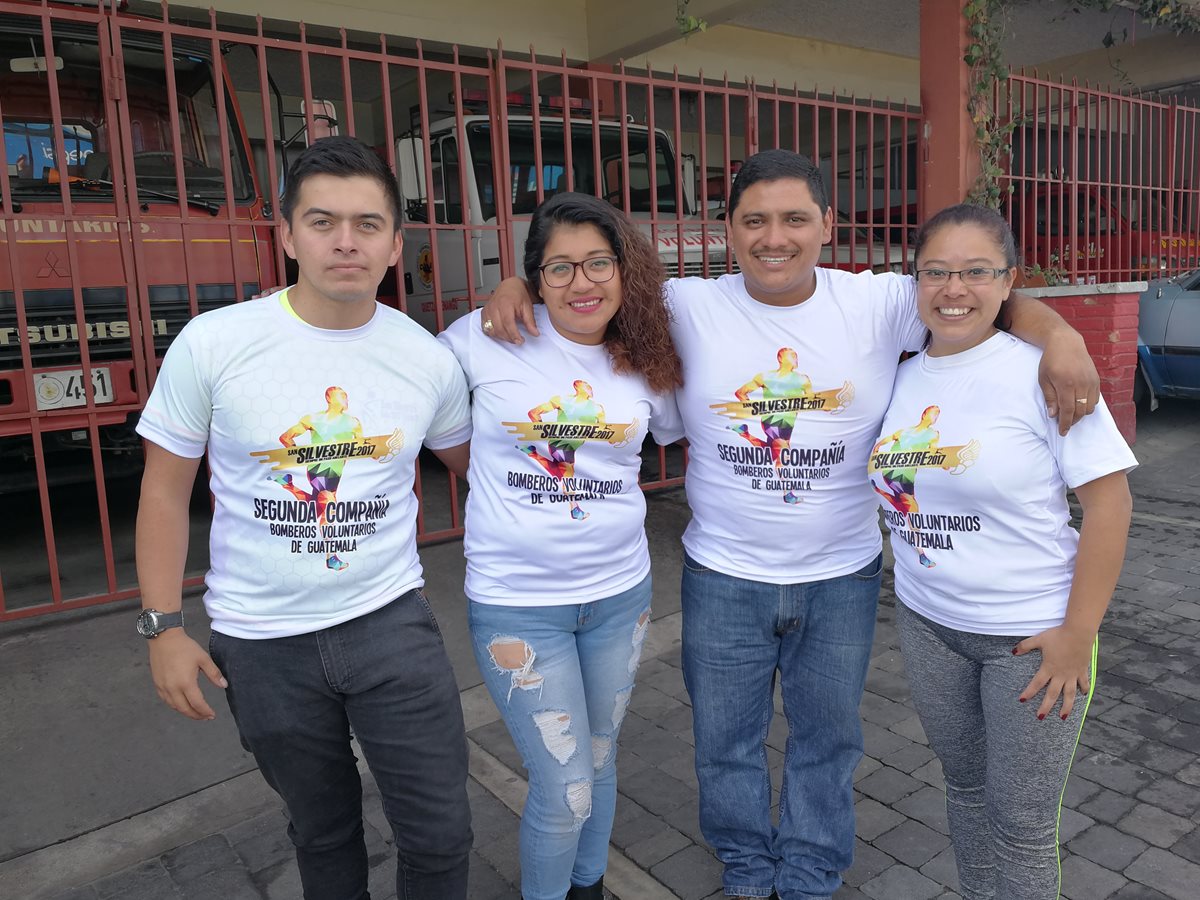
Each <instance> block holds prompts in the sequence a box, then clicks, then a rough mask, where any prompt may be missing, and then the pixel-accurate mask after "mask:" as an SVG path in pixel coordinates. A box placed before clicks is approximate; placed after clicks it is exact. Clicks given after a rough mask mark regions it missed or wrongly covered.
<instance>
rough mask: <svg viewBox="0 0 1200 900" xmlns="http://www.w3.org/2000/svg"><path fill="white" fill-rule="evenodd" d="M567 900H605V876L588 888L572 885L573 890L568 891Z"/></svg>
mask: <svg viewBox="0 0 1200 900" xmlns="http://www.w3.org/2000/svg"><path fill="white" fill-rule="evenodd" d="M567 900H604V876H601V877H600V880H599V881H597V882H596V883H595V884H589V885H588V886H587V887H580V886H579V885H577V884H573V885H571V889H570V890H569V891H567Z"/></svg>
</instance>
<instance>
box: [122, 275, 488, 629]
mask: <svg viewBox="0 0 1200 900" xmlns="http://www.w3.org/2000/svg"><path fill="white" fill-rule="evenodd" d="M137 430H138V433H139V434H140V435H142V437H144V438H146V439H147V440H149V441H153V442H154V443H155V444H158V445H159V446H161V447H163V448H165V449H167V450H169V451H170V452H172V453H174V454H176V455H178V456H183V457H187V458H190V459H195V458H197V457H200V456H203V455H204V451H205V447H206V446H207V448H208V458H209V466H210V468H211V470H212V478H211V481H210V486H211V489H212V492H213V495H214V496H215V498H216V508H215V510H214V512H213V522H212V530H211V532H210V537H209V557H210V562H209V565H210V567H211V568H210V569H209V572H208V575H207V577H206V579H205V581H206V584H207V588H208V591H207V593H206V594H205V597H204V600H205V606H206V608H207V609H208V614H209V616H210V617H211V618H212V625H213V628H214V629H216V630H217V631H219V632H221V633H222V634H228V635H231V636H233V637H239V638H274V637H284V636H287V635H293V634H304V633H308V632H312V631H317V630H320V629H322V628H328V627H329V626H331V625H336V624H337V623H339V622H345V621H348V620H350V619H354V618H358V617H359V616H362V615H364V614H366V613H368V612H371V611H372V610H374V609H377V608H379V607H381V606H383V605H384V604H386V603H388V602H389V601H391V600H393V599H395V598H396V597H398V596H400V595H401V594H403V593H404V592H405V591H408V590H410V589H412V588H414V587H419V586H420V585H421V584H423V580H422V578H421V564H420V561H419V560H418V559H417V550H416V515H417V500H416V497H414V496H413V491H412V488H413V475H414V463H415V460H416V457H417V452H418V450H419V449H420V447H421V444H422V443H425V444H426V445H427V446H428V447H430V448H431V449H436V450H441V449H446V448H448V447H454V446H457V445H458V444H461V443H463V442H464V441H467V440H469V439H470V411H469V408H468V399H467V392H466V384H465V383H464V380H463V376H462V371H461V370H460V369H459V367H458V363H457V362H455V360H454V356H453V354H451V353H450V352H449V351H447V350H446V348H445V347H443V346H441V345H440V344H439V343H438V342H437V341H436V340H434V338H433V337H432V336H431V335H429V334H428V333H427V332H426V331H425V330H424V329H423V328H421V327H420V326H419V325H417V324H415V323H414V322H412V321H410V320H409V318H408V317H407V316H405V315H404V314H403V313H400V312H397V311H396V310H393V309H389V308H387V307H385V306H376V308H375V314H374V315H373V316H372V317H371V320H370V321H369V322H367V323H366V324H365V325H363V326H361V327H360V328H355V329H349V330H344V331H336V330H335V331H328V330H324V329H320V328H314V327H313V326H311V325H308V324H307V323H305V322H303V321H302V320H300V319H299V318H298V317H297V316H295V315H294V314H292V313H291V312H290V309H289V308H286V307H285V306H284V305H283V298H281V297H280V295H278V294H275V295H272V296H270V297H266V298H263V299H261V300H253V301H250V302H247V303H239V304H236V305H234V306H228V307H225V308H224V309H219V310H215V311H213V312H208V313H205V314H203V315H201V316H197V317H196V318H195V319H192V320H191V321H190V322H189V323H188V324H187V326H186V327H185V328H184V329H183V331H181V332H180V334H179V336H178V337H177V338H176V339H175V341H174V342H173V343H172V344H171V348H170V350H168V351H167V356H166V359H165V360H164V361H163V366H162V371H161V372H160V373H159V377H158V381H157V382H156V383H155V385H154V391H153V393H152V394H151V395H150V400H149V401H148V402H147V404H146V409H145V411H144V412H143V413H142V417H141V421H140V423H139V424H138V429H137ZM288 444H292V445H294V446H291V447H289V446H286V445H288Z"/></svg>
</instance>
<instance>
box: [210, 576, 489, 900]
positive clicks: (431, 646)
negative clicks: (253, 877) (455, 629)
mask: <svg viewBox="0 0 1200 900" xmlns="http://www.w3.org/2000/svg"><path fill="white" fill-rule="evenodd" d="M209 648H210V650H211V652H212V657H213V660H214V661H215V662H216V664H217V665H218V666H219V667H220V669H221V671H222V673H223V674H224V675H225V677H226V679H228V681H229V687H228V689H227V690H226V692H225V695H226V698H227V700H228V702H229V709H230V711H231V712H232V713H233V718H234V721H235V722H236V723H237V726H238V733H239V734H240V736H241V740H242V745H243V746H244V747H245V748H246V749H247V750H248V751H250V752H251V753H253V754H254V759H255V761H256V762H257V763H258V766H259V768H260V769H261V770H262V774H263V777H264V778H265V779H266V780H267V783H268V784H270V786H271V787H272V788H274V789H275V791H276V792H277V793H278V794H279V795H280V797H282V798H283V800H284V802H285V803H286V804H287V809H288V817H289V819H290V824H289V825H288V835H289V836H290V837H291V839H292V843H293V844H295V846H296V862H297V864H298V866H299V868H300V880H301V882H302V883H303V885H304V896H305V898H306V900H369V897H370V894H369V893H368V892H367V848H366V843H365V841H364V837H363V824H362V784H361V782H360V780H359V777H358V767H357V765H356V760H355V757H354V752H353V750H352V749H351V746H350V729H351V728H353V729H354V735H355V737H357V738H358V742H359V745H360V746H361V747H362V750H363V754H364V755H365V756H366V759H367V765H368V766H369V767H370V769H371V774H372V775H373V776H374V777H375V781H376V783H377V784H378V785H379V791H380V793H381V795H382V797H383V809H384V813H385V814H386V815H387V819H388V822H389V823H390V824H391V826H392V834H393V836H394V837H395V841H396V851H397V855H398V859H397V866H396V894H397V896H398V897H399V898H400V900H464V898H465V897H466V896H467V862H468V855H469V853H470V850H471V810H470V807H469V805H468V802H467V742H466V735H465V734H464V731H463V719H462V707H461V706H460V704H459V699H458V688H457V686H456V684H455V681H454V672H453V671H452V670H451V668H450V660H449V658H448V657H447V656H446V650H445V647H443V646H442V637H441V634H440V632H439V631H438V628H437V623H436V622H435V621H434V619H433V613H432V612H431V611H430V609H429V604H428V603H426V601H425V597H424V596H423V595H422V594H421V592H420V591H415V590H414V591H409V592H408V593H407V594H404V595H403V596H401V597H399V598H398V599H396V600H394V601H392V602H391V603H389V604H388V605H386V606H384V607H382V608H381V609H377V610H375V611H374V612H371V613H368V614H367V615H364V616H360V617H359V618H357V619H352V620H350V621H349V622H343V623H342V624H340V625H335V626H333V627H332V628H326V629H323V630H321V631H316V632H313V633H311V634H301V635H296V636H293V637H284V638H273V639H268V640H259V641H251V640H243V639H240V638H234V637H229V636H228V635H224V634H220V633H218V632H213V635H212V640H211V641H210V644H209Z"/></svg>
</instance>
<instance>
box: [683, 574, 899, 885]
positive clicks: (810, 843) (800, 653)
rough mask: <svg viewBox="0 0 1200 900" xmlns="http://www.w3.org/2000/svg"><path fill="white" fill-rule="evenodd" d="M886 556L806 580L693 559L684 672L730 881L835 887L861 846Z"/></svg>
mask: <svg viewBox="0 0 1200 900" xmlns="http://www.w3.org/2000/svg"><path fill="white" fill-rule="evenodd" d="M882 567H883V557H882V556H879V557H877V558H876V559H875V560H873V561H872V562H870V563H868V564H867V565H866V566H864V567H863V568H862V569H861V570H859V571H858V572H855V573H853V574H850V575H843V576H841V577H838V578H830V579H827V580H825V581H815V582H810V583H807V584H784V585H780V584H768V583H766V582H761V581H748V580H746V579H743V578H736V577H733V576H731V575H725V574H722V573H720V572H715V571H713V570H712V569H709V568H706V567H705V566H702V565H701V564H700V563H698V562H696V561H695V560H694V559H692V558H691V557H690V556H687V555H685V556H684V563H683V676H684V681H685V683H686V685H687V689H688V694H689V695H690V696H691V698H692V715H693V723H694V729H695V734H696V775H697V777H698V778H699V780H700V829H701V831H703V833H704V837H705V839H707V841H708V842H709V844H711V845H712V847H713V849H714V850H716V852H717V856H718V858H719V859H720V860H721V862H723V863H724V864H725V874H724V879H723V881H724V886H725V893H726V894H727V895H730V896H738V895H742V896H746V897H768V896H770V894H771V890H772V888H774V889H775V890H776V891H777V892H778V894H779V896H780V898H781V900H802V898H803V900H815V898H821V900H824V898H828V897H830V896H831V895H832V894H833V892H834V891H836V890H837V888H838V885H839V884H841V875H840V873H841V872H842V871H844V870H846V869H848V868H849V867H850V863H851V862H852V860H853V855H854V785H853V781H854V779H853V775H854V768H855V766H857V765H858V761H859V759H861V757H862V729H861V727H860V724H859V719H858V705H859V701H860V700H861V699H862V692H863V686H864V684H865V681H866V675H867V665H868V663H869V661H870V657H871V641H872V639H873V637H874V634H875V607H876V604H877V602H878V600H879V581H880V573H881V571H882ZM777 672H778V674H779V678H780V681H781V684H782V688H783V710H784V715H785V716H786V717H787V722H788V732H789V733H788V740H787V748H786V751H785V753H784V770H783V786H782V789H781V790H780V794H779V827H778V829H776V828H774V827H773V826H772V823H771V777H770V772H769V769H768V765H767V751H766V739H767V729H768V728H769V727H770V724H771V717H772V716H773V715H774V705H773V702H772V698H773V694H774V691H775V677H776V673H777Z"/></svg>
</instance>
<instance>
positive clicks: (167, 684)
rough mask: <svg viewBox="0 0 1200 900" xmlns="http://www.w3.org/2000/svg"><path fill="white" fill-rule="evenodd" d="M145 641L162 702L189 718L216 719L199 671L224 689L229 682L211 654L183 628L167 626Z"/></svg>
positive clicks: (151, 670) (198, 719)
mask: <svg viewBox="0 0 1200 900" xmlns="http://www.w3.org/2000/svg"><path fill="white" fill-rule="evenodd" d="M146 643H147V645H148V646H149V649H150V672H151V674H152V675H153V676H154V687H155V689H156V690H157V691H158V696H159V697H161V698H162V702H163V703H165V704H167V706H169V707H171V709H173V710H175V712H177V713H180V714H181V715H185V716H187V717H188V718H189V719H196V720H197V721H200V720H211V719H215V718H216V717H217V715H216V713H214V712H213V710H212V707H211V706H209V705H208V702H207V701H206V700H205V699H204V695H203V694H202V693H200V685H199V683H198V681H199V675H198V673H200V672H203V673H204V674H205V675H206V676H207V677H208V680H209V681H211V682H212V683H213V684H214V685H216V686H217V687H219V688H222V689H224V688H227V687H229V683H228V682H227V681H226V680H225V677H224V676H223V675H222V674H221V670H220V669H218V668H217V665H216V663H214V662H213V661H212V657H211V656H209V655H208V654H207V653H205V652H204V650H203V648H201V646H200V645H199V644H197V643H196V642H195V641H194V640H192V639H191V638H190V637H188V636H187V634H186V633H185V632H184V630H183V629H182V628H168V629H167V630H166V631H164V632H163V633H162V634H160V635H159V636H158V637H156V638H151V639H150V640H148V641H147V642H146Z"/></svg>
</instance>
